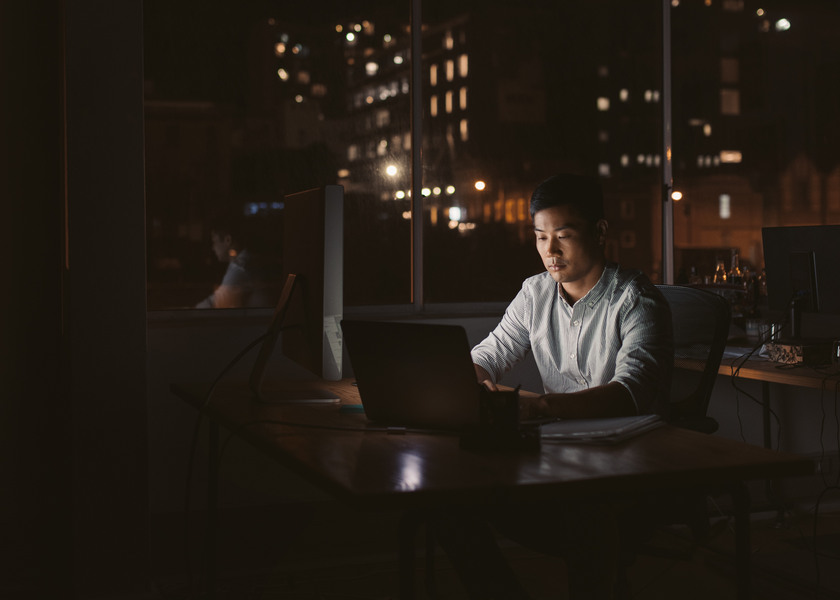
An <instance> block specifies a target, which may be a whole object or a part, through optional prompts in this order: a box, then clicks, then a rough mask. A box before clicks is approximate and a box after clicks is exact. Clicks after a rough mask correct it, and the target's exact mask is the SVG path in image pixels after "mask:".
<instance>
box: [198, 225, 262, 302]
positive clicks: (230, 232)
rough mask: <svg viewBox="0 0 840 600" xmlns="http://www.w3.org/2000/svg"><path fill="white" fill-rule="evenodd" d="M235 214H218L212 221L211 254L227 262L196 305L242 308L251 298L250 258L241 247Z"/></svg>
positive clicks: (251, 261)
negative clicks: (209, 291)
mask: <svg viewBox="0 0 840 600" xmlns="http://www.w3.org/2000/svg"><path fill="white" fill-rule="evenodd" d="M241 237H242V236H241V234H240V233H239V226H238V219H237V218H236V217H230V216H228V217H227V218H219V219H217V220H216V222H214V223H213V224H212V225H211V230H210V240H211V243H212V247H213V254H215V255H216V258H217V259H218V260H219V262H220V263H222V264H224V265H227V268H226V269H225V274H224V276H223V277H222V281H221V283H220V284H219V285H218V286H217V287H216V289H215V290H214V291H213V293H212V294H210V295H209V296H207V297H206V298H205V299H204V300H202V301H201V302H199V303H198V304H196V308H241V307H243V306H251V305H253V301H254V297H253V296H254V287H255V283H256V281H255V279H256V278H255V276H254V267H253V259H252V257H251V254H250V253H249V252H248V250H247V249H246V248H245V247H244V245H243V243H242V239H241Z"/></svg>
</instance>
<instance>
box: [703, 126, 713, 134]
mask: <svg viewBox="0 0 840 600" xmlns="http://www.w3.org/2000/svg"><path fill="white" fill-rule="evenodd" d="M703 135H705V136H706V137H711V135H712V125H711V124H710V123H704V124H703Z"/></svg>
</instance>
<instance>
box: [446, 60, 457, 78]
mask: <svg viewBox="0 0 840 600" xmlns="http://www.w3.org/2000/svg"><path fill="white" fill-rule="evenodd" d="M453 79H455V61H454V60H447V61H446V81H452V80H453Z"/></svg>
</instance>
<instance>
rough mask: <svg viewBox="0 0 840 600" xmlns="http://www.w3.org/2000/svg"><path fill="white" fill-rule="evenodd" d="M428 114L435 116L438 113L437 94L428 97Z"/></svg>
mask: <svg viewBox="0 0 840 600" xmlns="http://www.w3.org/2000/svg"><path fill="white" fill-rule="evenodd" d="M429 114H430V115H432V116H433V117H436V116H437V114H438V99H437V96H432V97H431V98H430V99H429Z"/></svg>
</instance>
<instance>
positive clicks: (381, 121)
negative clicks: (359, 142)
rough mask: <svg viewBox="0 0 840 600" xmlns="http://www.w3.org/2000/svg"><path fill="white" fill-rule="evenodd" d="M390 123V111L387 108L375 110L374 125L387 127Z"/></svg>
mask: <svg viewBox="0 0 840 600" xmlns="http://www.w3.org/2000/svg"><path fill="white" fill-rule="evenodd" d="M390 124H391V111H389V110H387V109H383V110H378V111H376V126H377V127H387V126H388V125H390Z"/></svg>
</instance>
